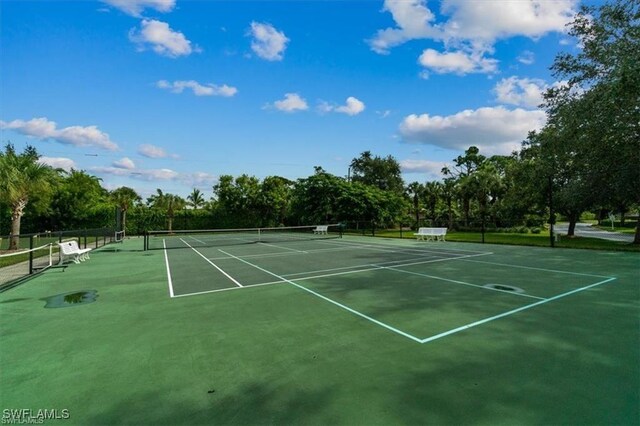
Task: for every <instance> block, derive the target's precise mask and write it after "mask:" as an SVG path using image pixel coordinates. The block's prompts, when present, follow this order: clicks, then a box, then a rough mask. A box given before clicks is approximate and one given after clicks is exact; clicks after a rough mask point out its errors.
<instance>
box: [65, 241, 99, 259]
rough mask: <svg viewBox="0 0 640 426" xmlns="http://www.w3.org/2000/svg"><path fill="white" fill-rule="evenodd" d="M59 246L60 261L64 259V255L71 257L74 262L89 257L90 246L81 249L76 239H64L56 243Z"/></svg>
mask: <svg viewBox="0 0 640 426" xmlns="http://www.w3.org/2000/svg"><path fill="white" fill-rule="evenodd" d="M58 245H59V246H60V253H61V255H60V263H62V262H63V261H64V258H65V257H70V258H72V260H73V262H74V263H80V262H84V261H85V260H87V259H89V252H90V251H91V249H90V248H84V249H81V248H80V247H79V246H78V242H77V241H76V240H72V241H64V242H62V243H58Z"/></svg>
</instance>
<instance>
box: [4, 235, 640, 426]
mask: <svg viewBox="0 0 640 426" xmlns="http://www.w3.org/2000/svg"><path fill="white" fill-rule="evenodd" d="M165 244H166V243H165ZM157 247H159V245H157ZM170 247H171V248H170V249H167V250H163V249H158V250H150V251H142V240H141V239H133V240H126V241H125V242H124V243H123V244H118V245H110V246H107V247H104V248H102V249H100V250H96V251H94V253H92V259H91V260H90V261H88V262H85V263H83V264H80V265H71V266H69V267H68V268H66V270H63V269H51V270H48V271H46V272H44V273H43V274H41V275H40V276H38V277H36V278H35V279H33V280H31V281H29V282H27V283H25V284H23V285H21V286H19V287H17V288H15V289H13V290H11V291H8V292H5V293H2V294H0V313H1V314H2V347H1V348H0V356H1V360H0V361H1V365H2V370H1V371H2V372H1V376H2V377H1V379H2V381H1V384H0V391H1V392H0V402H1V403H0V408H2V409H22V408H30V409H32V410H37V409H58V410H63V409H66V410H68V411H69V415H70V416H69V417H70V418H69V419H62V420H59V422H61V423H62V422H64V423H66V424H114V423H131V424H141V423H142V424H291V423H293V424H434V423H436V424H567V423H570V424H638V423H639V422H640V349H639V348H640V337H639V333H638V331H639V329H640V327H639V326H640V315H639V313H640V309H639V308H640V303H639V302H640V282H639V281H640V277H639V271H640V256H638V255H637V254H635V253H609V252H601V251H578V250H553V249H547V248H530V247H507V246H492V245H474V244H461V243H457V244H456V243H435V242H429V243H427V242H416V241H407V240H386V239H374V238H361V237H344V238H339V239H326V240H325V239H321V240H314V241H284V240H283V241H275V242H269V241H262V242H253V243H249V244H231V245H228V246H227V245H224V244H208V243H207V241H205V240H203V239H201V238H189V237H186V236H185V237H184V238H181V239H178V240H176V239H175V238H174V239H173V240H172V243H171V245H170ZM89 290H93V291H96V294H97V296H96V297H95V301H94V302H93V303H86V304H81V303H78V304H73V303H72V304H69V305H68V307H65V308H59V309H51V308H46V309H45V308H44V306H45V304H46V301H45V300H44V299H46V298H50V297H52V296H56V295H62V294H73V293H74V292H80V291H89ZM77 300H78V301H79V300H81V299H80V298H78V299H77Z"/></svg>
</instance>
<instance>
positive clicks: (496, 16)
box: [368, 0, 578, 74]
mask: <svg viewBox="0 0 640 426" xmlns="http://www.w3.org/2000/svg"><path fill="white" fill-rule="evenodd" d="M577 3H578V0H556V1H548V0H529V1H522V0H482V1H469V0H443V1H442V3H441V6H440V11H439V12H440V13H439V16H441V19H440V21H438V20H437V19H436V15H435V14H434V13H433V12H432V11H431V9H429V7H428V4H427V1H426V0H385V2H384V8H383V11H384V12H390V13H391V16H392V18H393V20H394V22H395V24H396V27H394V28H386V29H384V30H379V31H378V32H377V33H376V34H375V36H374V37H373V38H372V39H370V40H368V43H369V46H370V47H371V49H372V50H373V51H375V52H377V53H380V54H386V53H389V50H390V49H391V48H393V47H394V46H398V45H400V44H402V43H405V42H407V41H410V40H418V39H428V40H433V41H436V42H440V43H442V44H443V47H444V50H445V51H444V52H441V53H440V52H438V51H436V50H434V49H427V50H425V51H424V52H423V56H422V57H421V59H420V62H421V63H422V64H423V65H424V66H426V67H428V68H432V69H434V70H435V71H436V72H440V73H445V72H453V73H457V74H466V73H468V72H483V73H491V72H494V71H495V69H496V65H497V61H496V60H494V59H490V58H486V57H485V56H486V55H487V54H493V50H494V47H493V46H494V44H495V42H496V41H498V40H500V39H507V38H510V37H514V36H525V37H529V38H532V39H537V38H539V37H542V36H543V35H545V34H547V33H549V32H564V31H565V26H566V24H567V23H568V22H570V21H571V20H572V19H573V16H574V14H575V8H576V5H577ZM525 60H527V58H526V57H525ZM465 70H466V71H465ZM470 70H473V71H470Z"/></svg>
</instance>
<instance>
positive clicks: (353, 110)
mask: <svg viewBox="0 0 640 426" xmlns="http://www.w3.org/2000/svg"><path fill="white" fill-rule="evenodd" d="M364 109H365V106H364V102H362V101H361V100H359V99H357V98H354V97H353V96H349V97H348V98H347V103H346V104H345V105H343V106H339V107H337V108H336V111H337V112H341V113H343V114H347V115H358V114H360V113H361V112H362V111H364Z"/></svg>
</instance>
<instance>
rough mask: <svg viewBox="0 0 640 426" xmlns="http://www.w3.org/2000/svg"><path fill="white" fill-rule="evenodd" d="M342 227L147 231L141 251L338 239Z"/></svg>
mask: <svg viewBox="0 0 640 426" xmlns="http://www.w3.org/2000/svg"><path fill="white" fill-rule="evenodd" d="M341 237H342V226H341V225H339V224H334V225H313V226H281V227H277V228H243V229H198V230H180V231H148V232H147V233H146V234H145V242H144V248H145V250H155V249H168V248H190V247H216V246H220V247H223V246H230V245H238V244H254V243H279V242H293V241H311V240H319V239H329V238H341Z"/></svg>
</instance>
